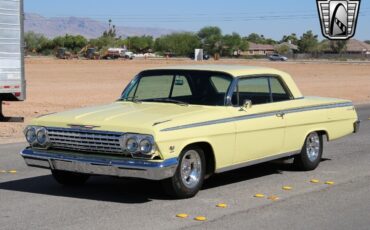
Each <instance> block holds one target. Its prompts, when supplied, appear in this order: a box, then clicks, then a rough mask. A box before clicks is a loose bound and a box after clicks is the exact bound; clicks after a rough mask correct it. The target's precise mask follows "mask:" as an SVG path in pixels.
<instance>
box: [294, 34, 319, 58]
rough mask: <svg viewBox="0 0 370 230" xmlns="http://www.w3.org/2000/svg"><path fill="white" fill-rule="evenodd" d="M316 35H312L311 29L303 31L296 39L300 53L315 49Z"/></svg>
mask: <svg viewBox="0 0 370 230" xmlns="http://www.w3.org/2000/svg"><path fill="white" fill-rule="evenodd" d="M317 37H318V36H317V35H314V34H313V32H312V31H311V30H309V31H307V32H306V33H304V34H303V35H302V36H301V38H300V40H299V41H298V47H299V50H300V51H301V52H302V53H313V52H316V51H317V46H318V43H319V41H318V38H317Z"/></svg>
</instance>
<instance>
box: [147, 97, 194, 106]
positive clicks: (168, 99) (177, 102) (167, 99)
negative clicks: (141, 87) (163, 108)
mask: <svg viewBox="0 0 370 230" xmlns="http://www.w3.org/2000/svg"><path fill="white" fill-rule="evenodd" d="M145 101H152V102H169V103H174V104H178V105H185V106H188V105H189V103H186V102H184V101H179V100H174V99H171V98H153V99H147V100H145Z"/></svg>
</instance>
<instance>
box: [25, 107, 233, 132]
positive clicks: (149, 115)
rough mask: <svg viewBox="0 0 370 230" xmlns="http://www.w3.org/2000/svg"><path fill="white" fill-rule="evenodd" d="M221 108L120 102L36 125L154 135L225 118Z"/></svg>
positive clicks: (53, 117)
mask: <svg viewBox="0 0 370 230" xmlns="http://www.w3.org/2000/svg"><path fill="white" fill-rule="evenodd" d="M221 108H223V107H213V106H212V107H211V106H196V105H189V106H184V105H177V104H169V103H146V102H143V103H133V102H116V103H112V104H109V105H103V106H95V107H89V108H82V109H76V110H71V111H67V112H61V113H55V114H51V115H46V116H42V117H39V118H37V119H35V120H34V121H33V122H32V125H38V126H46V127H66V128H67V127H70V126H71V125H77V126H95V127H96V128H94V130H105V131H116V132H134V133H145V134H153V133H154V132H155V131H156V130H158V129H164V128H167V127H170V126H173V125H182V124H188V123H193V122H201V121H205V120H208V119H210V118H219V117H222V116H225V115H226V114H225V111H224V110H222V109H221ZM222 111H223V112H222Z"/></svg>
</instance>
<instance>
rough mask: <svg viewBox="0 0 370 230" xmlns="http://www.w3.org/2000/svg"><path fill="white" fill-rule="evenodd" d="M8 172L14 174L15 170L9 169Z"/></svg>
mask: <svg viewBox="0 0 370 230" xmlns="http://www.w3.org/2000/svg"><path fill="white" fill-rule="evenodd" d="M8 173H11V174H15V173H17V170H9V171H8Z"/></svg>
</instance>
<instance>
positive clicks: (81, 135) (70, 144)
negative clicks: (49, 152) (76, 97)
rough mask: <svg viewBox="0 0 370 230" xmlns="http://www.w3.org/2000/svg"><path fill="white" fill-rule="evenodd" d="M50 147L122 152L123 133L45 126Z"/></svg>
mask: <svg viewBox="0 0 370 230" xmlns="http://www.w3.org/2000/svg"><path fill="white" fill-rule="evenodd" d="M47 130H48V136H49V139H50V142H51V148H52V149H60V150H74V151H79V152H93V153H107V154H123V153H124V152H123V150H122V146H121V137H122V135H123V133H114V132H105V131H95V130H80V129H71V128H47Z"/></svg>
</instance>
